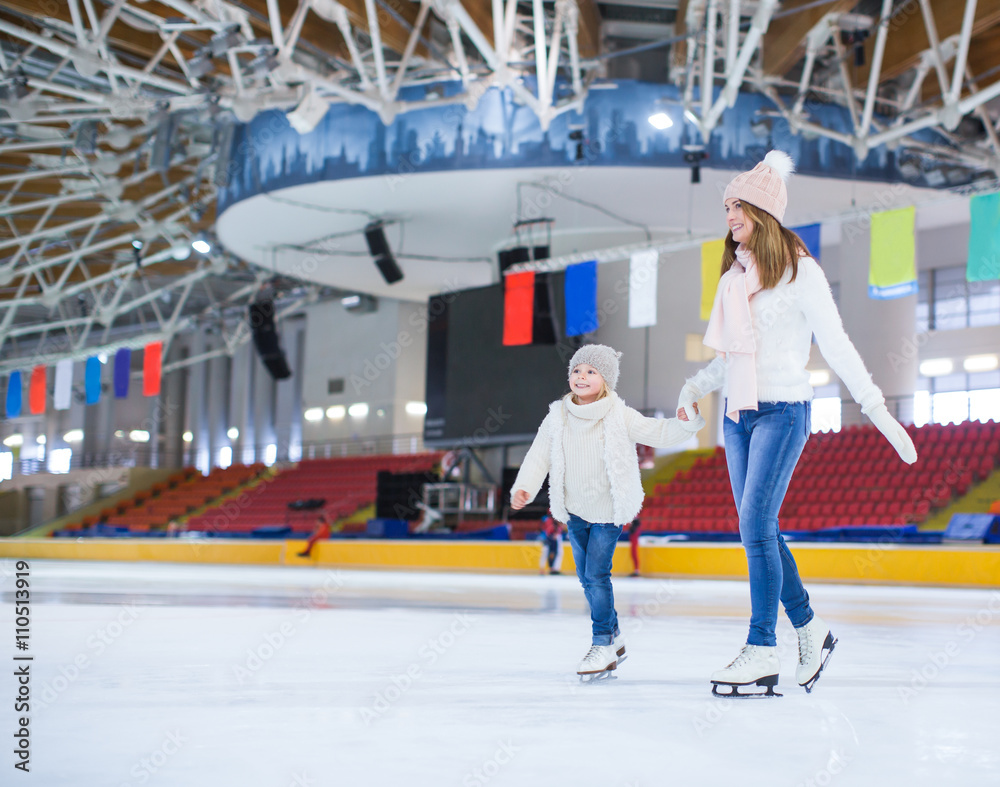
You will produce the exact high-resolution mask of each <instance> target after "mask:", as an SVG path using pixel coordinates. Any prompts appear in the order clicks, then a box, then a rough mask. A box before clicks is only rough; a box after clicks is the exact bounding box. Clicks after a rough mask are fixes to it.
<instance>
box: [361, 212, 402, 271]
mask: <svg viewBox="0 0 1000 787" xmlns="http://www.w3.org/2000/svg"><path fill="white" fill-rule="evenodd" d="M365 240H366V241H367V242H368V251H369V252H370V253H371V255H372V257H373V258H374V259H375V265H376V266H377V267H378V270H379V273H381V274H382V278H383V279H385V283H386V284H395V283H396V282H397V281H399V280H400V279H402V278H403V271H402V269H401V268H400V267H399V265H398V264H397V263H396V260H395V259H393V256H392V250H391V249H390V248H389V242H388V241H387V240H386V239H385V230H384V229H383V224H382V222H381V221H373V222H372V223H371V224H369V225H368V226H367V227H365Z"/></svg>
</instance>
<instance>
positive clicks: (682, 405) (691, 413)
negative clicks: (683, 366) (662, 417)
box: [677, 383, 701, 421]
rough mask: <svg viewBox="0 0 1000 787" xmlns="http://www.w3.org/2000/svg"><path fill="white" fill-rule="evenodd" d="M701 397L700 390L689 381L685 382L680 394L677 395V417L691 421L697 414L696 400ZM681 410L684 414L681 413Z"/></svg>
mask: <svg viewBox="0 0 1000 787" xmlns="http://www.w3.org/2000/svg"><path fill="white" fill-rule="evenodd" d="M699 399H701V391H699V390H698V389H697V388H695V387H694V386H693V385H691V383H685V385H684V387H683V388H681V394H680V396H678V397H677V417H678V418H680V419H681V420H682V421H693V420H694V419H695V416H697V415H698V400H699ZM681 410H683V411H684V415H681Z"/></svg>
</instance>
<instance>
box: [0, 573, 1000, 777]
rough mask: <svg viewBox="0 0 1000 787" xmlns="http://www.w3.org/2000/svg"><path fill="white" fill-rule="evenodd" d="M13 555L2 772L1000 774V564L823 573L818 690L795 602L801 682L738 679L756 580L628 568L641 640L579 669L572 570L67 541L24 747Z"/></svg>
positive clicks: (46, 588) (583, 630)
mask: <svg viewBox="0 0 1000 787" xmlns="http://www.w3.org/2000/svg"><path fill="white" fill-rule="evenodd" d="M14 572H15V564H14V561H13V560H5V561H0V573H2V575H3V585H2V591H3V594H2V615H0V621H2V622H0V642H3V643H4V646H3V648H2V649H0V658H2V659H3V660H4V662H5V663H6V666H5V668H4V669H3V673H4V675H5V679H4V684H3V696H4V697H5V698H6V699H5V700H4V701H3V703H2V706H3V712H2V713H0V730H2V733H3V739H4V740H5V741H7V742H8V745H7V746H5V747H4V749H5V751H4V755H3V758H2V762H3V775H2V776H0V784H4V785H7V784H10V785H15V784H24V785H33V786H35V787H42V786H44V787H49V786H50V785H52V786H55V785H72V786H73V787H120V786H121V785H152V786H153V787H159V786H166V785H170V786H171V787H173V786H174V785H176V786H178V787H201V786H202V785H213V787H290V786H293V785H294V786H295V787H303V786H305V785H316V786H317V787H327V786H328V785H329V786H332V785H378V786H380V787H381V786H382V785H394V786H395V785H400V786H401V787H418V786H419V787H423V786H424V785H427V786H433V787H447V785H455V786H456V787H480V786H481V785H491V787H494V786H496V787H500V786H501V785H519V786H520V785H528V786H531V785H545V786H546V787H548V786H549V785H567V786H568V787H569V786H572V787H645V786H646V785H649V786H650V787H652V786H654V785H677V786H679V787H689V786H690V787H700V786H701V785H741V786H744V785H745V786H752V785H768V786H769V787H772V786H773V787H782V786H784V785H788V786H789V787H795V786H796V785H819V786H820V787H824V786H825V785H836V787H848V786H849V785H928V787H930V786H931V785H933V786H934V787H942V786H944V785H962V786H963V787H976V786H978V785H1000V674H998V667H1000V591H998V590H958V589H927V588H899V587H873V586H865V587H861V586H846V585H840V586H838V585H817V584H814V585H812V586H809V589H810V592H811V596H812V600H813V606H814V608H815V609H816V610H817V611H818V612H819V614H821V615H822V616H823V617H824V618H825V619H826V620H827V622H828V623H830V625H831V628H832V629H833V631H834V634H835V635H836V636H838V637H839V639H840V643H839V644H838V645H837V649H836V651H835V653H834V655H833V658H832V659H831V661H830V665H829V667H828V670H827V672H826V673H824V675H823V677H822V679H821V680H820V681H819V683H818V685H817V686H816V688H815V690H814V691H813V693H812V694H806V693H805V692H804V690H803V689H801V688H800V687H798V686H797V685H796V684H795V681H794V674H795V661H796V658H797V654H796V645H795V641H796V640H795V635H794V632H793V630H792V628H791V626H790V625H789V623H788V621H787V618H784V617H782V618H781V622H780V623H779V631H778V638H779V651H780V655H781V664H782V667H781V679H780V684H779V687H778V690H779V691H780V692H782V693H783V694H784V696H783V697H781V698H778V699H769V700H724V699H716V698H713V697H712V696H711V694H710V685H709V682H708V677H709V674H710V673H711V672H712V671H713V670H715V669H718V668H720V667H723V666H725V665H726V664H727V663H728V662H729V661H731V660H732V659H733V658H734V657H735V656H736V654H737V652H738V650H739V648H740V646H741V644H742V643H743V642H744V641H745V638H746V629H747V619H748V616H749V596H748V590H747V586H746V585H745V584H743V583H738V582H737V583H734V582H709V581H690V580H667V579H653V578H639V579H631V578H629V579H616V580H615V583H614V584H615V591H616V606H617V609H618V613H619V617H620V622H621V625H622V629H623V631H624V632H625V635H626V637H627V643H628V649H629V658H628V660H627V661H626V662H625V663H624V664H622V665H621V667H620V668H619V670H618V676H619V677H618V679H617V680H614V681H608V682H605V683H601V684H596V685H580V683H579V682H578V679H577V677H576V675H575V673H574V670H575V666H576V663H577V662H578V660H579V659H580V658H581V657H582V656H583V655H584V653H585V652H586V650H587V648H588V647H589V644H590V620H589V616H588V614H587V611H586V607H585V603H584V599H583V592H582V590H581V589H580V587H579V586H578V584H577V581H576V578H575V577H572V576H551V577H550V576H545V577H536V576H486V575H469V574H432V573H392V572H363V571H340V570H327V569H323V568H315V569H310V568H257V567H223V566H188V565H165V564H134V563H124V564H123V563H82V562H80V563H76V562H55V561H49V562H46V561H31V564H30V571H29V573H30V585H31V594H32V595H31V604H30V650H29V651H27V654H28V655H31V656H33V657H34V658H33V661H31V662H30V683H29V690H30V704H31V712H30V722H29V728H30V769H31V770H30V773H27V774H25V773H20V772H18V771H16V770H14V767H13V766H14V763H15V761H16V757H15V755H14V754H13V750H14V748H15V747H16V741H17V739H16V738H14V737H13V735H14V734H15V733H16V732H17V731H18V729H19V725H18V719H19V717H20V716H22V715H23V714H21V713H18V712H16V711H15V708H14V700H15V698H16V695H17V692H18V683H17V678H16V677H14V670H15V668H16V665H20V664H23V663H24V662H15V661H14V660H13V658H14V656H16V655H25V653H24V652H22V651H17V650H16V649H15V631H14V629H15V614H14V612H15V610H14V606H13V601H14V597H13V591H14V581H15V580H14ZM807 585H808V581H807ZM11 742H15V743H14V746H11V745H10V744H11Z"/></svg>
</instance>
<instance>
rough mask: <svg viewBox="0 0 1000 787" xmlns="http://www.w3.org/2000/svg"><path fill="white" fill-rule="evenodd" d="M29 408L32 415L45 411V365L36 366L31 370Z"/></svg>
mask: <svg viewBox="0 0 1000 787" xmlns="http://www.w3.org/2000/svg"><path fill="white" fill-rule="evenodd" d="M28 410H29V411H30V412H31V414H32V415H41V414H42V413H44V412H45V367H44V366H36V367H35V368H34V369H32V370H31V385H30V387H29V388H28Z"/></svg>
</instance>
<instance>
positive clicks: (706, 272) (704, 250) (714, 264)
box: [701, 238, 726, 320]
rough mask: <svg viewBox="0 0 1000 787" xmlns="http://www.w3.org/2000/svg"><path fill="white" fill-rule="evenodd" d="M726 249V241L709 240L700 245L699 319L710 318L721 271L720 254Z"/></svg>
mask: <svg viewBox="0 0 1000 787" xmlns="http://www.w3.org/2000/svg"><path fill="white" fill-rule="evenodd" d="M725 248H726V239H725V238H720V239H719V240H710V241H708V242H707V243H703V244H701V319H703V320H707V319H708V318H709V317H711V316H712V304H713V303H715V291H716V290H717V289H718V287H719V278H720V277H721V275H722V274H721V273H720V271H721V270H722V252H723V251H724V250H725Z"/></svg>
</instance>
